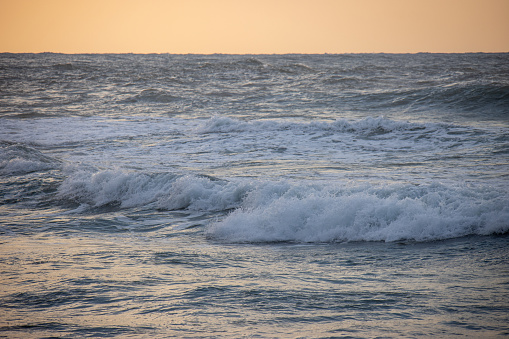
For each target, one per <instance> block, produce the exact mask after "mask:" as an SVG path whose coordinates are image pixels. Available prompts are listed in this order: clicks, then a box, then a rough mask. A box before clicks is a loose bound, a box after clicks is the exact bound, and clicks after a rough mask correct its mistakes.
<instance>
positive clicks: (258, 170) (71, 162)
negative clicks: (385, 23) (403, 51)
mask: <svg viewBox="0 0 509 339" xmlns="http://www.w3.org/2000/svg"><path fill="white" fill-rule="evenodd" d="M0 114H1V117H0V236H1V238H0V251H1V254H0V279H1V284H2V289H1V290H0V336H2V335H5V336H7V337H20V338H40V337H72V338H74V337H147V338H148V337H150V338H153V337H171V336H175V337H192V338H195V337H204V338H205V337H206V338H208V337H262V338H265V337H292V338H293V337H306V338H307V337H309V338H318V337H327V338H329V337H352V338H367V337H419V336H426V337H428V336H439V337H452V336H457V335H465V336H469V337H504V336H507V335H509V325H508V324H509V264H508V260H509V247H508V245H509V237H508V232H509V185H508V182H509V181H508V180H509V54H440V55H438V54H417V55H383V54H379V55H378V54H377V55H369V54H367V55H280V56H277V55H272V56H269V55H256V56H250V55H236V56H232V55H211V56H199V55H58V54H35V55H29V54H26V55H21V54H2V55H0Z"/></svg>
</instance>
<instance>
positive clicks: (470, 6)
mask: <svg viewBox="0 0 509 339" xmlns="http://www.w3.org/2000/svg"><path fill="white" fill-rule="evenodd" d="M0 52H12V53H23V52H33V53H38V52H56V53H176V54H187V53H196V54H212V53H224V54H282V53H319V54H321V53H380V52H383V53H417V52H431V53H435V52H439V53H464V52H509V0H0Z"/></svg>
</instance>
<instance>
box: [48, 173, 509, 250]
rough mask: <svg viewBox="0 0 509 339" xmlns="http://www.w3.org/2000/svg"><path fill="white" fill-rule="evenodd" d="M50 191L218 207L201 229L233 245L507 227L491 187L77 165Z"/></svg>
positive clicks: (424, 237)
mask: <svg viewBox="0 0 509 339" xmlns="http://www.w3.org/2000/svg"><path fill="white" fill-rule="evenodd" d="M57 196H58V198H59V199H64V200H66V201H72V202H75V203H79V204H80V205H82V206H88V207H89V208H95V207H101V206H117V207H118V208H131V207H139V206H143V207H145V208H154V209H159V210H188V211H203V212H214V213H215V212H220V213H219V214H218V215H217V219H216V221H214V222H213V223H211V224H209V225H205V227H206V228H205V233H206V235H207V237H209V238H210V239H214V240H218V241H225V242H234V243H238V242H240V243H245V242H247V243H256V242H281V241H283V242H344V241H388V242H390V241H433V240H442V239H449V238H456V237H462V236H467V235H489V234H502V233H507V232H508V231H509V223H508V220H509V198H508V194H507V192H505V191H503V190H500V189H499V190H497V189H494V188H493V187H474V186H460V187H451V186H446V185H443V184H438V183H436V184H429V185H410V184H406V185H395V184H394V185H385V186H375V185H372V184H363V185H359V184H352V183H339V182H333V183H327V184H324V183H320V184H316V183H298V182H289V181H279V182H267V181H264V182H257V181H253V180H238V181H226V180H220V179H216V178H212V177H208V176H199V175H176V174H170V173H159V174H151V175H149V174H145V173H127V172H122V171H96V172H90V171H77V172H75V173H74V174H72V175H70V176H69V177H68V178H67V179H66V180H65V181H64V182H63V183H62V184H61V186H60V187H59V189H58V194H57ZM225 213H226V216H225Z"/></svg>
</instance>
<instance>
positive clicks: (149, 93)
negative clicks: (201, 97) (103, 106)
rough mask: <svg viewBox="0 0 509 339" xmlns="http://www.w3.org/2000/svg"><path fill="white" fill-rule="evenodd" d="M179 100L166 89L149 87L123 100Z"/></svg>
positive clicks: (155, 101)
mask: <svg viewBox="0 0 509 339" xmlns="http://www.w3.org/2000/svg"><path fill="white" fill-rule="evenodd" d="M176 100H179V97H177V96H174V95H172V94H171V93H169V92H168V91H165V90H160V89H155V88H149V89H144V90H143V91H141V92H140V93H138V94H136V95H134V96H132V97H131V98H129V99H126V100H124V101H125V102H153V103H162V104H164V103H170V102H173V101H176Z"/></svg>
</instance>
